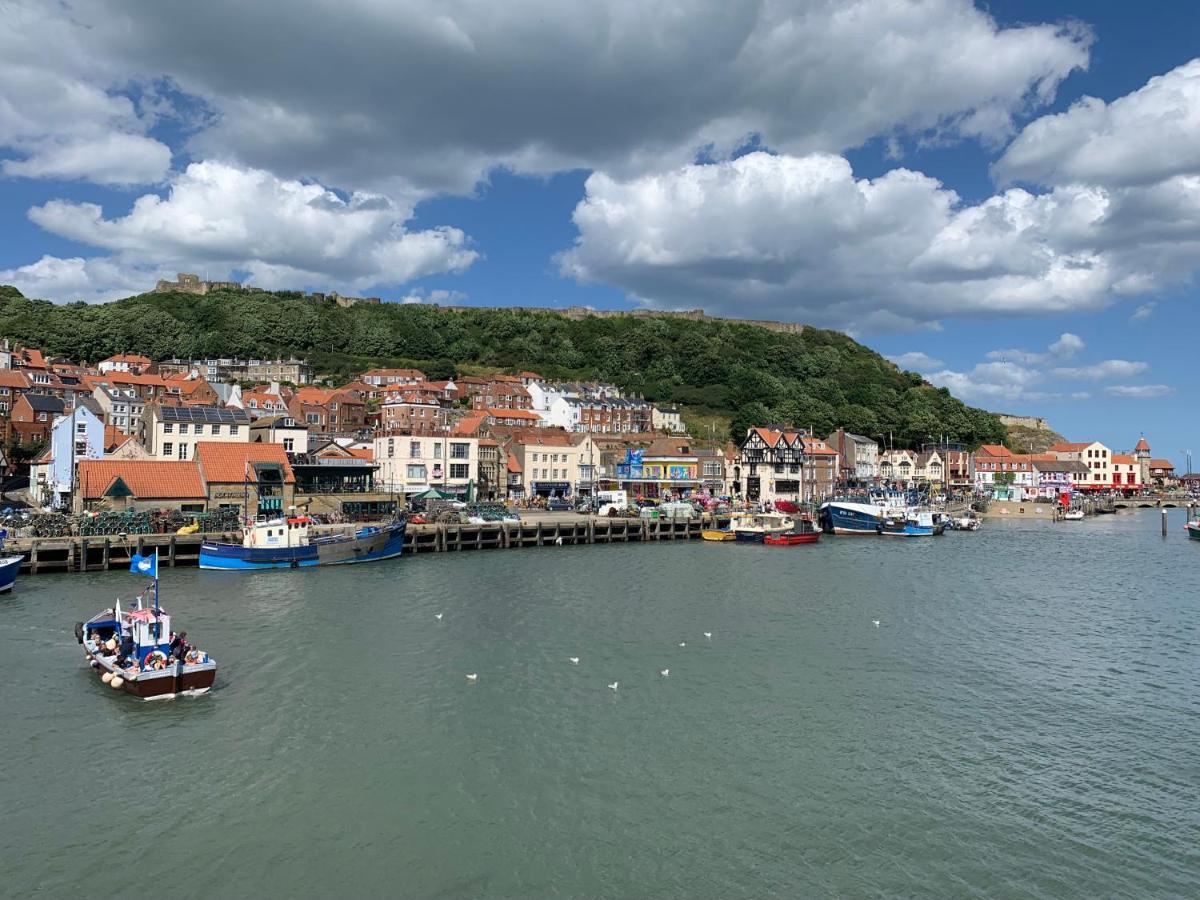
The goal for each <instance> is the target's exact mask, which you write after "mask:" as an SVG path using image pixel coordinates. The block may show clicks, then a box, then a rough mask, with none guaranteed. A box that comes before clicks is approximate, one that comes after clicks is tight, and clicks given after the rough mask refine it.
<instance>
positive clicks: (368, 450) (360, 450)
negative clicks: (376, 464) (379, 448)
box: [346, 447, 375, 462]
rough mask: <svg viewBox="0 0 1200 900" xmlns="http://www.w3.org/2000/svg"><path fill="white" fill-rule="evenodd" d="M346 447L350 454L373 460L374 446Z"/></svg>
mask: <svg viewBox="0 0 1200 900" xmlns="http://www.w3.org/2000/svg"><path fill="white" fill-rule="evenodd" d="M346 449H347V450H349V451H350V455H351V456H354V457H357V458H358V459H365V460H369V461H372V462H373V461H374V460H375V448H374V447H347V448H346Z"/></svg>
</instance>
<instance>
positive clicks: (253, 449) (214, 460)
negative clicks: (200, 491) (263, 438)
mask: <svg viewBox="0 0 1200 900" xmlns="http://www.w3.org/2000/svg"><path fill="white" fill-rule="evenodd" d="M196 462H197V463H199V464H200V470H201V471H202V472H203V473H204V480H205V481H207V482H209V483H212V482H221V483H223V484H228V483H230V482H239V483H240V482H242V481H244V480H245V479H246V472H247V471H249V473H250V480H251V481H253V480H254V463H264V462H269V463H279V464H280V465H281V466H283V480H284V481H286V482H288V483H289V484H290V483H292V482H294V481H295V480H296V476H295V475H293V474H292V467H291V466H289V465H288V458H287V453H285V452H284V449H283V444H241V443H237V444H234V443H225V442H222V441H198V442H197V443H196ZM248 465H249V468H247V467H248Z"/></svg>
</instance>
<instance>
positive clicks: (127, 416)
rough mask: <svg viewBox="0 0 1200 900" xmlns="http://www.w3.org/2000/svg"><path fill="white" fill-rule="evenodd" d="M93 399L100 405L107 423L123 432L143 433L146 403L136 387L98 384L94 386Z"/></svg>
mask: <svg viewBox="0 0 1200 900" xmlns="http://www.w3.org/2000/svg"><path fill="white" fill-rule="evenodd" d="M92 399H93V400H94V401H95V402H96V404H97V405H98V406H99V407H100V416H101V418H103V419H104V423H105V424H106V425H109V426H111V427H113V428H116V429H117V430H118V431H120V432H121V433H122V434H128V435H138V434H141V430H142V413H143V412H144V410H145V408H146V403H145V401H144V400H142V398H141V397H139V396H138V392H137V391H136V390H135V389H134V388H132V387H117V386H110V385H107V384H97V385H96V386H95V387H93V388H92Z"/></svg>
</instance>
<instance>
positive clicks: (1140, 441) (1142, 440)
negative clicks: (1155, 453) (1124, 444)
mask: <svg viewBox="0 0 1200 900" xmlns="http://www.w3.org/2000/svg"><path fill="white" fill-rule="evenodd" d="M1133 449H1134V450H1145V451H1146V452H1147V453H1149V452H1150V445H1149V444H1147V443H1146V436H1145V435H1144V434H1143V435H1142V436H1141V437H1140V438H1138V442H1137V444H1135V445H1134V448H1133Z"/></svg>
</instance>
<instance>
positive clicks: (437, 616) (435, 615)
mask: <svg viewBox="0 0 1200 900" xmlns="http://www.w3.org/2000/svg"><path fill="white" fill-rule="evenodd" d="M433 617H434V618H435V619H437V620H438V621H439V622H440V621H442V614H441V613H434V614H433Z"/></svg>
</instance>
